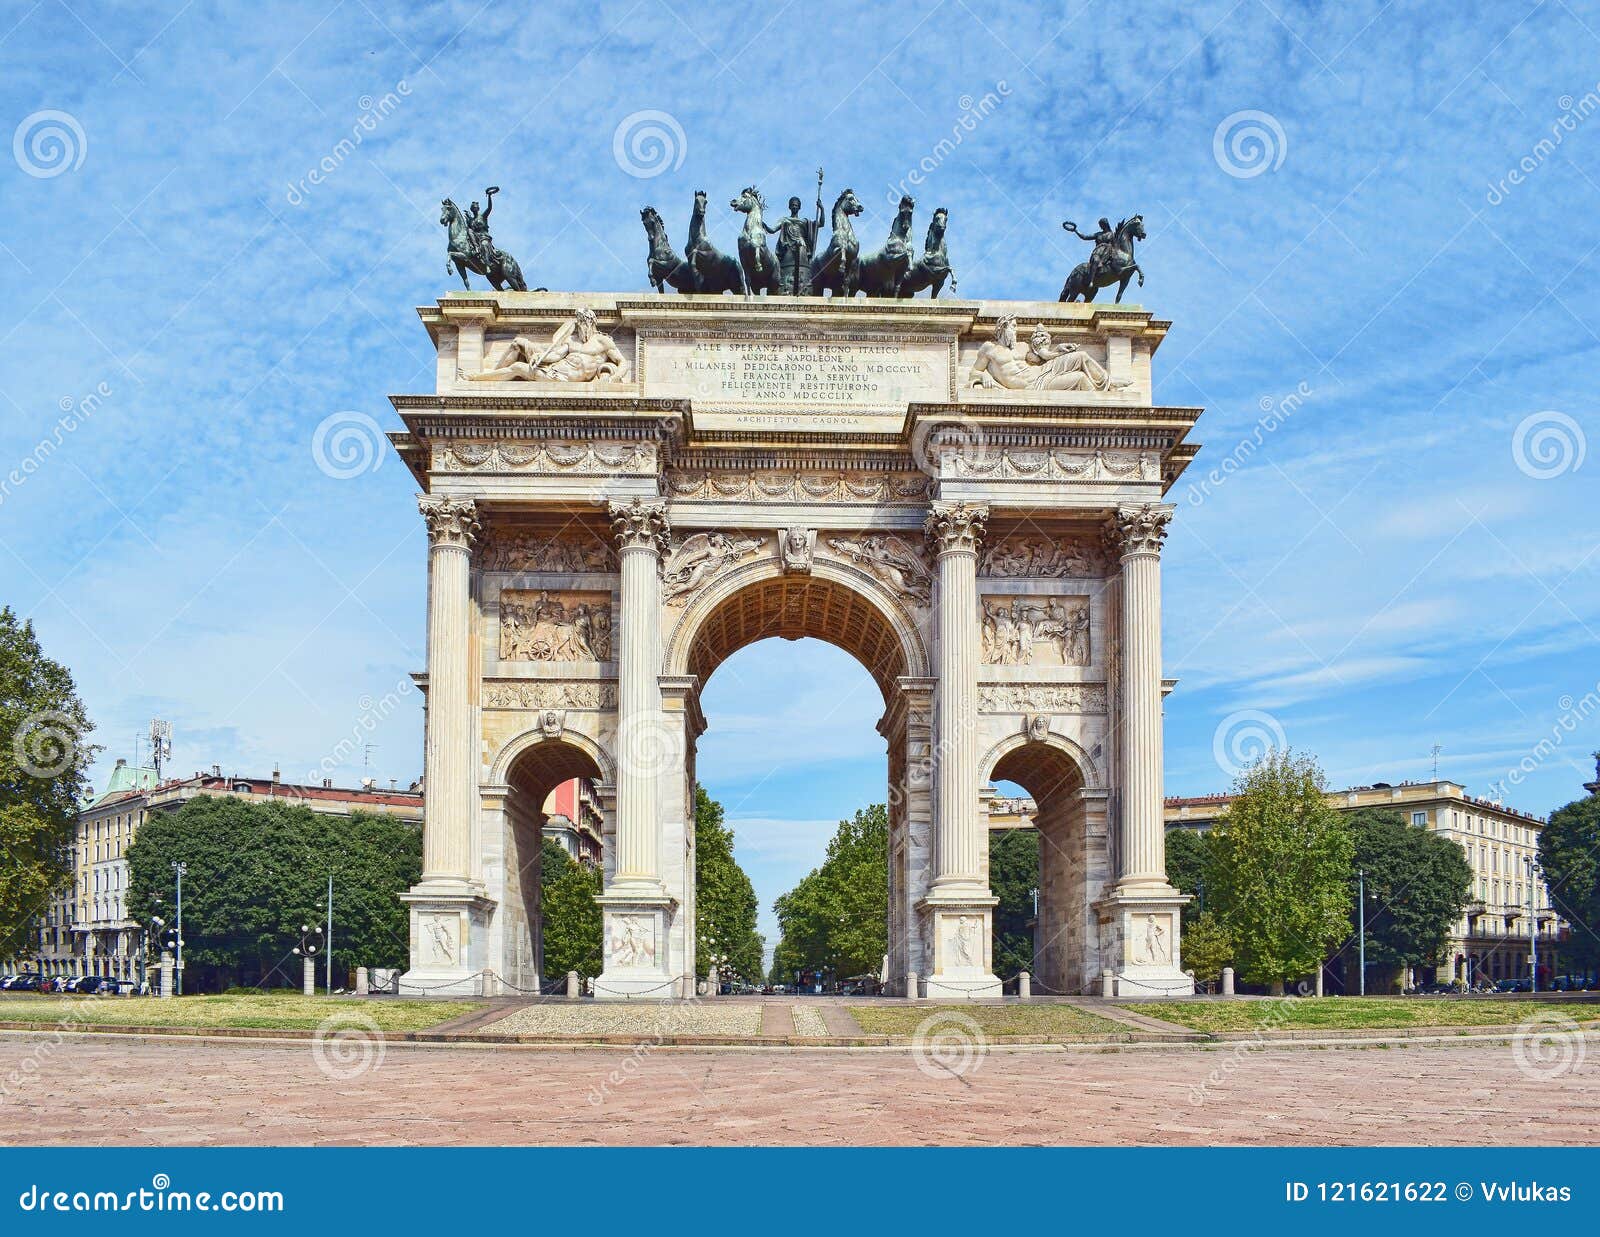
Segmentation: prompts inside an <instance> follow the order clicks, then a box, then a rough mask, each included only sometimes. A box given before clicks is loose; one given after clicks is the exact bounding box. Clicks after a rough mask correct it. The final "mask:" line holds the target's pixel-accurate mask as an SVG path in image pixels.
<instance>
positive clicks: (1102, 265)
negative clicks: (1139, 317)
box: [1060, 215, 1145, 302]
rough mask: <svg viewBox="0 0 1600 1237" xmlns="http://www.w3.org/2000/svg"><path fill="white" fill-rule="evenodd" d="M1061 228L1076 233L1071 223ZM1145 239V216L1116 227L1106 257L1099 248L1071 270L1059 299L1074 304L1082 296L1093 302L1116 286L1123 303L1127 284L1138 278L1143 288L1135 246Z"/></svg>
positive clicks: (1127, 220) (1125, 221) (1124, 221)
mask: <svg viewBox="0 0 1600 1237" xmlns="http://www.w3.org/2000/svg"><path fill="white" fill-rule="evenodd" d="M1061 226H1062V227H1064V228H1066V229H1067V231H1069V232H1072V233H1074V234H1076V233H1077V229H1076V228H1075V227H1074V226H1073V224H1072V223H1071V222H1067V223H1064V224H1062V225H1061ZM1144 238H1145V236H1144V216H1143V215H1134V216H1133V217H1132V218H1131V219H1124V220H1123V221H1122V222H1121V223H1119V224H1117V226H1116V228H1115V229H1114V230H1113V231H1112V234H1111V241H1110V243H1109V244H1108V245H1107V246H1106V252H1105V254H1104V256H1103V257H1102V256H1100V247H1099V246H1098V245H1097V246H1095V252H1094V253H1093V254H1090V255H1089V260H1088V261H1087V262H1080V263H1078V265H1077V266H1075V267H1073V268H1072V274H1070V275H1068V276H1067V282H1066V283H1064V284H1062V285H1061V297H1060V299H1061V300H1063V301H1075V300H1077V299H1078V298H1079V297H1080V296H1081V297H1082V298H1083V299H1084V300H1085V301H1092V300H1094V297H1095V293H1097V292H1098V291H1099V290H1100V289H1101V288H1109V287H1110V286H1111V285H1112V284H1116V285H1117V300H1118V302H1120V301H1121V300H1122V294H1123V293H1124V292H1126V291H1127V290H1128V281H1129V280H1130V279H1132V278H1133V277H1134V276H1135V275H1137V276H1139V286H1140V287H1141V288H1142V287H1144V272H1143V271H1142V270H1140V269H1139V264H1138V263H1137V262H1135V261H1134V259H1133V242H1134V241H1142V240H1144Z"/></svg>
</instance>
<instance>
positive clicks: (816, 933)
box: [772, 803, 889, 983]
mask: <svg viewBox="0 0 1600 1237" xmlns="http://www.w3.org/2000/svg"><path fill="white" fill-rule="evenodd" d="M774 909H776V910H777V912H778V925H779V927H780V929H781V935H780V937H779V940H778V947H777V949H776V950H774V952H773V965H772V977H773V979H774V980H775V981H782V982H784V983H788V982H791V981H792V980H793V978H794V972H795V971H796V970H823V969H827V970H831V971H833V972H834V973H835V974H836V975H838V976H839V977H840V978H846V977H848V976H852V975H866V974H873V975H876V974H877V973H878V970H879V969H880V968H881V967H882V965H883V955H884V952H885V950H887V948H888V941H889V813H888V810H887V809H886V808H885V807H884V805H883V804H881V803H874V804H873V805H872V806H871V807H867V808H862V809H861V810H860V811H858V812H857V813H856V814H855V816H854V817H853V818H851V819H850V820H841V821H840V822H839V828H838V830H837V831H836V832H835V833H834V835H833V838H832V840H830V841H829V843H828V854H827V857H826V858H825V859H824V860H823V861H822V866H821V867H818V868H815V869H813V870H812V871H811V872H810V873H809V874H808V875H807V876H806V877H805V878H804V879H803V880H801V882H800V883H799V884H798V885H796V886H795V887H794V888H793V889H791V890H790V891H789V892H788V893H786V894H783V895H782V896H781V897H779V898H778V900H777V902H776V903H775V904H774Z"/></svg>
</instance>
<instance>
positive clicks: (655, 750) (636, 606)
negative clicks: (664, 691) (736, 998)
mask: <svg viewBox="0 0 1600 1237" xmlns="http://www.w3.org/2000/svg"><path fill="white" fill-rule="evenodd" d="M610 510H611V528H612V531H613V532H614V533H615V535H616V539H617V551H618V556H619V557H620V559H621V564H622V615H621V620H620V622H619V623H618V624H617V750H616V757H617V863H616V869H615V881H614V884H613V888H614V889H616V888H619V887H620V889H630V890H650V891H660V890H661V888H662V882H661V845H660V833H661V813H660V811H659V804H658V803H657V797H658V796H657V778H658V775H659V774H660V772H661V768H662V764H663V761H665V760H667V759H669V758H670V757H671V752H670V748H671V747H672V743H671V736H670V734H669V733H668V727H667V725H666V719H665V718H664V716H663V714H662V711H661V687H660V682H659V679H658V677H657V676H658V675H659V674H660V669H661V667H660V650H659V648H658V645H659V632H658V630H657V624H658V618H659V612H660V604H661V586H660V574H661V554H662V551H663V550H664V549H665V548H666V540H667V533H668V524H667V512H666V506H665V504H663V503H660V502H645V501H643V500H642V499H638V498H635V499H634V500H633V501H632V502H631V503H613V504H612V505H611V508H610ZM608 892H610V891H608Z"/></svg>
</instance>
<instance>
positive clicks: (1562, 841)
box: [1539, 795, 1600, 969]
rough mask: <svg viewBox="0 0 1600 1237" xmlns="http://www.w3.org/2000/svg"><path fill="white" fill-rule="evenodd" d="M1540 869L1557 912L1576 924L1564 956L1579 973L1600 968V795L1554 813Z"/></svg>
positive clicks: (1543, 839)
mask: <svg viewBox="0 0 1600 1237" xmlns="http://www.w3.org/2000/svg"><path fill="white" fill-rule="evenodd" d="M1539 865H1540V866H1541V867H1542V868H1543V869H1544V879H1545V883H1546V884H1548V885H1549V886H1550V901H1551V904H1552V905H1553V906H1554V907H1555V910H1556V913H1557V914H1559V915H1560V916H1561V917H1562V918H1563V919H1566V920H1569V921H1570V922H1571V923H1572V938H1571V940H1570V942H1569V943H1567V944H1565V945H1563V946H1562V953H1563V955H1564V956H1565V957H1566V958H1567V959H1568V960H1569V961H1570V962H1571V963H1573V965H1574V969H1577V968H1590V967H1594V966H1596V965H1600V936H1596V932H1597V931H1600V927H1597V926H1591V925H1600V795H1589V796H1588V797H1586V798H1583V799H1577V800H1575V801H1573V802H1572V803H1569V804H1567V805H1566V806H1565V807H1561V808H1557V809H1556V810H1555V811H1554V812H1552V813H1550V822H1549V823H1548V824H1547V825H1545V827H1544V828H1543V829H1541V830H1540V831H1539Z"/></svg>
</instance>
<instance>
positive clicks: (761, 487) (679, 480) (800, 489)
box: [667, 470, 932, 504]
mask: <svg viewBox="0 0 1600 1237" xmlns="http://www.w3.org/2000/svg"><path fill="white" fill-rule="evenodd" d="M931 486H932V481H931V480H930V479H929V478H928V477H927V476H925V475H924V474H922V473H878V472H859V473H792V472H789V473H766V472H701V471H683V470H674V471H671V472H668V473H667V491H668V493H670V494H671V495H672V496H673V497H674V498H693V499H700V500H702V501H706V502H723V501H728V502H794V501H812V502H845V503H850V502H874V503H901V504H920V503H922V502H925V501H927V498H928V495H929V493H930V492H931Z"/></svg>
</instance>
